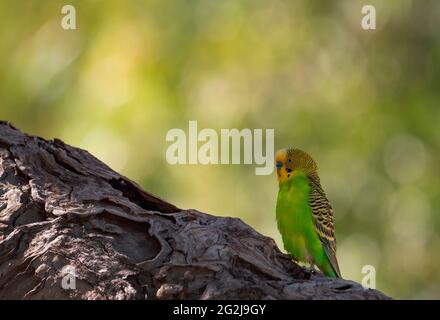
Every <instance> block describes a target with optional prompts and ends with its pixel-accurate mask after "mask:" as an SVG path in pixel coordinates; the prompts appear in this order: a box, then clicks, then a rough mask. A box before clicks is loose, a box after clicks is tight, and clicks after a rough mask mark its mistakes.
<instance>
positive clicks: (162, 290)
mask: <svg viewBox="0 0 440 320" xmlns="http://www.w3.org/2000/svg"><path fill="white" fill-rule="evenodd" d="M115 152H117V151H116V150H115ZM66 266H70V267H71V268H74V269H71V270H74V271H75V275H76V277H75V280H76V281H75V282H73V281H71V280H72V279H71V280H70V281H69V282H68V284H70V285H72V284H73V283H75V287H76V288H75V289H63V286H62V279H63V278H64V277H65V276H66V270H67V269H66ZM64 279H66V278H64ZM225 298H232V299H237V298H240V299H384V298H387V297H386V296H385V295H383V294H382V293H380V292H379V291H376V290H364V289H363V288H362V286H361V285H359V284H357V283H355V282H352V281H346V280H331V279H327V278H325V277H323V276H322V275H320V274H310V273H309V272H308V271H307V270H304V269H302V268H301V267H299V266H298V265H297V264H296V263H295V262H293V261H291V260H290V258H289V257H288V256H287V255H285V254H283V253H281V252H280V251H279V249H278V248H277V246H276V244H275V242H274V241H273V240H272V239H270V238H268V237H265V236H262V235H261V234H259V233H257V232H256V231H254V230H253V229H252V228H251V227H249V226H248V225H246V224H245V223H243V222H242V221H241V220H240V219H237V218H224V217H216V216H212V215H209V214H205V213H202V212H198V211H196V210H182V209H179V208H176V207H175V206H174V205H172V204H170V203H168V202H166V201H164V200H162V199H160V198H157V197H155V196H153V195H151V194H149V193H148V192H145V191H143V190H142V189H141V188H140V187H139V186H138V185H137V184H136V183H134V182H133V181H130V180H129V179H127V178H126V177H123V176H121V175H120V174H118V173H116V172H114V171H113V170H111V169H110V168H109V167H108V166H106V165H105V164H104V163H102V162H100V161H99V160H97V159H96V158H94V157H93V156H92V155H90V154H89V153H88V152H87V151H85V150H81V149H78V148H74V147H71V146H69V145H67V144H65V143H63V142H62V141H60V140H57V139H55V140H53V141H46V140H44V139H42V138H39V137H35V136H30V135H26V134H24V133H22V132H20V131H19V130H18V129H16V128H14V127H13V126H12V125H11V124H9V123H7V122H1V123H0V299H225Z"/></svg>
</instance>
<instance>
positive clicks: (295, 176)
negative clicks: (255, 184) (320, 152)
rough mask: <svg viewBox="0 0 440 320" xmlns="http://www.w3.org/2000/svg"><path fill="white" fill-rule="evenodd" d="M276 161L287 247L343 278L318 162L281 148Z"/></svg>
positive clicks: (279, 209) (298, 256)
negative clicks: (318, 170) (319, 175)
mask: <svg viewBox="0 0 440 320" xmlns="http://www.w3.org/2000/svg"><path fill="white" fill-rule="evenodd" d="M275 161H276V169H277V170H276V171H277V177H278V182H279V191H278V200H277V206H276V219H277V224H278V229H279V231H280V233H281V236H282V239H283V242H284V248H285V249H286V251H288V252H289V253H290V254H291V255H292V256H293V257H294V258H295V259H296V260H298V261H302V262H308V263H311V264H314V265H316V266H317V267H318V268H319V269H320V270H321V271H322V272H324V274H325V275H327V276H328V277H333V278H341V272H340V271H339V266H338V260H337V259H336V239H335V234H334V228H333V210H332V207H331V205H330V202H329V201H328V199H327V197H326V195H325V193H324V190H323V189H322V187H321V183H320V180H319V177H318V172H317V169H318V168H317V165H316V162H315V161H314V160H313V159H312V157H311V156H310V155H309V154H307V153H306V152H304V151H301V150H299V149H281V150H279V151H277V153H276V155H275Z"/></svg>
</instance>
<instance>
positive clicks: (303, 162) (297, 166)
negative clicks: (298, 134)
mask: <svg viewBox="0 0 440 320" xmlns="http://www.w3.org/2000/svg"><path fill="white" fill-rule="evenodd" d="M275 165H276V169H277V170H276V171H277V178H278V182H279V183H282V182H284V181H287V180H289V179H292V178H293V177H295V176H296V175H298V174H304V175H306V176H308V177H311V176H316V175H317V171H318V166H317V165H316V162H315V160H313V158H312V157H311V156H310V155H309V154H308V153H306V152H304V151H302V150H299V149H291V148H284V149H280V150H278V151H277V152H276V154H275Z"/></svg>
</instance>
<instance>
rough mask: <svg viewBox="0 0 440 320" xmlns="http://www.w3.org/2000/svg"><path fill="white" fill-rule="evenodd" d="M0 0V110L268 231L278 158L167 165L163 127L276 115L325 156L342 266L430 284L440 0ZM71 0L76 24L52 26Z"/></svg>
mask: <svg viewBox="0 0 440 320" xmlns="http://www.w3.org/2000/svg"><path fill="white" fill-rule="evenodd" d="M364 2H365V1H352V0H344V1H317V0H314V1H310V0H303V1H278V0H276V1H261V0H252V1H251V0H244V1H229V0H223V1H213V0H201V1H193V0H186V1H184V0H182V1H159V0H152V1H140V0H138V1H136V0H133V1H116V0H106V1H103V0H102V1H70V2H69V3H65V2H63V1H58V0H54V1H44V2H43V1H37V0H32V1H24V0H20V1H16V0H14V1H13V0H0V118H2V119H5V120H9V121H12V122H13V123H14V124H15V125H16V126H18V127H19V128H20V129H22V130H24V131H26V132H29V133H32V134H37V135H41V136H43V137H45V138H48V139H49V138H53V137H58V138H61V139H62V140H64V141H66V142H67V143H69V144H72V145H75V146H80V147H82V148H85V149H87V150H89V151H90V152H92V153H93V154H94V155H96V156H97V157H98V158H100V159H101V160H103V161H104V162H106V163H108V164H109V165H110V166H112V167H113V168H114V169H115V170H117V171H119V172H122V173H123V174H125V175H126V176H128V177H129V178H131V179H133V180H135V181H137V182H139V183H140V184H141V185H142V186H144V187H145V189H147V190H149V191H151V192H153V193H155V194H157V195H159V196H161V197H163V198H166V199H167V200H169V201H171V202H173V203H175V204H176V205H178V206H180V207H183V208H187V207H193V208H197V209H199V210H202V211H206V212H211V213H213V214H219V215H230V216H238V217H240V218H242V219H243V220H244V221H245V222H247V223H249V224H250V225H252V226H253V227H254V228H256V229H257V230H258V231H259V232H261V233H263V234H266V235H269V236H271V237H274V238H275V239H276V241H277V242H278V243H279V244H280V247H281V248H282V244H281V242H280V237H279V234H278V231H277V230H276V223H275V209H274V207H275V201H276V194H277V188H278V186H277V183H276V179H275V177H274V175H272V176H256V175H255V174H254V166H250V165H216V166H212V165H210V166H203V165H188V166H171V165H169V164H167V162H166V161H165V150H166V148H167V143H166V142H165V134H166V132H167V131H168V130H169V129H171V128H174V127H181V128H184V129H185V128H187V126H188V120H198V123H199V128H202V127H204V128H206V127H212V128H215V129H220V128H234V127H236V128H275V139H276V147H277V148H281V147H285V146H295V147H299V148H302V149H304V150H306V151H308V152H309V153H311V154H312V155H313V156H314V158H315V159H316V160H317V161H318V164H319V165H320V176H321V180H322V184H323V187H324V189H325V190H326V192H327V195H328V197H329V199H330V200H331V202H332V204H333V207H334V211H335V220H336V222H335V226H336V235H337V238H338V257H339V260H340V266H341V270H342V273H343V275H344V276H345V277H346V278H349V279H353V280H356V281H359V282H360V281H361V280H362V277H363V275H362V274H361V268H362V266H363V265H373V266H375V268H376V271H377V287H378V289H381V290H383V291H384V292H385V293H387V294H389V295H392V296H393V297H396V298H440V273H439V272H438V266H439V265H440V256H439V252H440V238H439V237H440V235H439V224H440V216H439V211H440V179H439V177H440V166H439V162H440V151H439V150H440V130H439V128H438V125H439V120H440V106H439V105H438V104H439V101H440V100H439V98H440V90H439V89H440V73H439V66H440V61H439V60H440V42H439V40H440V39H439V37H440V28H439V25H440V2H439V1H434V0H433V1H409V0H394V1H388V0H387V1H385V0H383V1H372V0H371V1H368V3H369V4H373V5H375V6H376V9H377V30H375V31H364V30H362V29H361V27H360V21H361V18H362V14H361V7H362V5H364V4H365V3H364ZM65 4H73V5H74V6H75V7H76V11H77V25H78V29H77V30H63V29H62V28H61V26H60V21H61V18H62V15H61V7H62V6H63V5H65Z"/></svg>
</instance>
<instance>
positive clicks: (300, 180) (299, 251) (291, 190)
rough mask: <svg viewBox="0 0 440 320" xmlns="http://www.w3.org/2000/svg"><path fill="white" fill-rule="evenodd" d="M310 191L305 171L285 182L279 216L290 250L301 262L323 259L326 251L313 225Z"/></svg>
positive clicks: (277, 209) (277, 213)
mask: <svg viewBox="0 0 440 320" xmlns="http://www.w3.org/2000/svg"><path fill="white" fill-rule="evenodd" d="M309 192H310V186H309V182H308V178H307V177H306V176H305V175H303V174H299V175H296V176H295V177H294V178H292V179H290V180H287V181H286V182H284V183H281V184H280V189H279V192H278V200H277V207H276V219H277V224H278V229H279V231H280V233H281V236H282V238H283V242H284V248H285V249H286V251H288V252H289V253H290V254H292V255H293V256H294V257H295V258H296V259H298V260H300V261H304V262H311V263H314V262H317V261H316V260H317V259H318V260H321V259H322V257H321V256H322V253H323V252H322V251H323V250H322V245H321V241H320V240H319V237H318V235H317V233H316V232H315V228H314V225H313V219H312V210H311V208H310V205H309Z"/></svg>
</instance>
